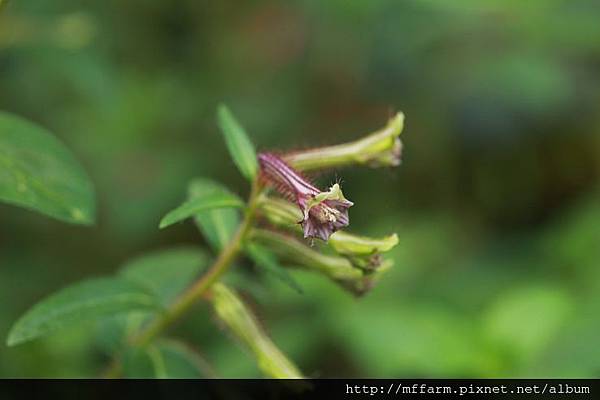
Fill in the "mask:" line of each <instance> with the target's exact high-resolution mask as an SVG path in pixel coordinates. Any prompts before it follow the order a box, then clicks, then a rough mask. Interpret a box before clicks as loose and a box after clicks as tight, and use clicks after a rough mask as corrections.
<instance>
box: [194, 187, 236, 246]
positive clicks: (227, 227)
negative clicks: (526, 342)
mask: <svg viewBox="0 0 600 400" xmlns="http://www.w3.org/2000/svg"><path fill="white" fill-rule="evenodd" d="M214 192H227V189H226V188H224V187H223V186H221V185H220V184H219V183H217V182H214V181H211V180H209V179H205V178H197V179H194V180H193V181H192V182H191V183H190V185H189V188H188V198H189V199H190V200H192V199H196V198H200V197H203V196H207V195H210V194H211V193H214ZM194 221H195V222H196V225H197V226H198V228H199V229H200V231H201V232H202V234H203V235H204V236H205V237H206V240H207V241H208V243H209V244H210V245H211V247H212V248H213V249H214V250H215V251H217V252H218V251H220V250H221V249H222V248H223V247H225V245H226V244H227V243H229V241H230V240H231V238H232V237H233V235H234V233H235V231H236V229H237V227H238V225H239V224H240V214H239V212H238V210H234V209H231V208H216V209H211V210H205V211H200V212H198V213H196V214H195V215H194Z"/></svg>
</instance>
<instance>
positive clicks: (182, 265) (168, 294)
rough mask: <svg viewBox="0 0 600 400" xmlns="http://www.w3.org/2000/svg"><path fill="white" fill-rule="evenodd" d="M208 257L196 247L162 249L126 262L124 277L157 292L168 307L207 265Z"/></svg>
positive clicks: (123, 271)
mask: <svg viewBox="0 0 600 400" xmlns="http://www.w3.org/2000/svg"><path fill="white" fill-rule="evenodd" d="M207 262H208V256H207V255H206V254H205V253H204V252H203V251H202V250H200V249H198V248H195V247H181V248H175V249H168V250H160V251H155V252H152V253H148V254H146V255H143V256H140V257H138V258H136V259H133V260H131V261H129V262H128V263H126V264H125V265H124V266H123V268H122V270H121V276H122V277H124V278H125V279H128V280H130V281H132V282H135V283H137V284H139V285H140V286H142V287H144V288H146V289H147V290H148V291H149V292H151V293H153V294H154V295H155V296H156V297H157V298H158V299H159V300H160V302H161V304H162V305H163V306H168V305H169V304H171V303H172V302H173V300H175V298H176V297H177V296H178V295H179V294H180V293H181V292H182V291H183V290H184V289H185V288H186V287H187V286H189V285H190V284H191V283H192V281H193V280H194V278H195V277H196V276H197V275H198V274H199V272H200V271H201V270H202V269H203V268H204V267H205V266H206V264H207Z"/></svg>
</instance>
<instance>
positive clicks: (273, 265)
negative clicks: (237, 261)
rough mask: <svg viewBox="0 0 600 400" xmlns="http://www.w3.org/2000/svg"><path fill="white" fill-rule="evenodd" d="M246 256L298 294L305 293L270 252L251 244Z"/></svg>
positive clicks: (248, 246) (247, 247)
mask: <svg viewBox="0 0 600 400" xmlns="http://www.w3.org/2000/svg"><path fill="white" fill-rule="evenodd" d="M246 254H248V256H249V257H250V258H251V259H252V261H254V263H255V264H256V265H258V266H259V267H261V268H263V269H264V270H265V271H267V272H268V273H270V274H272V275H273V276H274V277H276V278H277V279H279V280H280V281H281V282H283V283H285V284H286V285H288V286H289V287H290V288H292V289H293V290H295V291H296V292H298V293H300V294H302V293H303V290H302V287H301V286H300V284H298V282H296V280H295V279H294V277H293V276H292V274H290V272H289V271H288V270H287V269H285V268H284V267H282V266H281V265H280V264H279V261H278V260H277V257H276V256H275V255H274V254H273V253H271V252H270V251H269V250H267V249H266V248H264V247H262V246H260V245H258V244H256V243H250V244H248V245H247V246H246Z"/></svg>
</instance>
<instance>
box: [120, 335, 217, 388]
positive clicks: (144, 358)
mask: <svg viewBox="0 0 600 400" xmlns="http://www.w3.org/2000/svg"><path fill="white" fill-rule="evenodd" d="M123 372H124V375H125V377H127V378H163V379H166V378H202V377H210V376H212V375H213V373H212V371H211V368H210V367H208V365H207V363H206V361H205V360H204V359H202V357H200V355H198V354H197V353H195V352H194V351H193V350H192V349H191V348H190V347H189V346H186V345H185V344H183V343H180V342H177V341H174V340H160V341H158V342H157V343H155V344H152V345H150V346H147V347H145V348H129V349H127V351H126V352H125V356H124V357H123Z"/></svg>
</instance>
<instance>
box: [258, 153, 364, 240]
mask: <svg viewBox="0 0 600 400" xmlns="http://www.w3.org/2000/svg"><path fill="white" fill-rule="evenodd" d="M258 161H259V163H260V168H261V177H262V178H263V180H264V181H265V182H266V183H267V184H269V185H271V186H273V187H274V188H275V189H276V190H277V191H278V192H279V193H280V194H281V195H283V196H284V197H286V198H287V199H288V200H291V201H294V202H295V203H296V204H297V205H298V207H299V208H300V211H301V212H302V220H300V221H299V223H300V224H302V229H303V231H304V237H305V238H308V237H315V238H319V239H322V240H324V241H327V240H328V239H329V236H331V234H333V233H334V232H336V231H337V230H339V229H341V228H343V227H346V226H348V224H349V223H350V219H349V218H348V208H350V207H351V206H352V205H353V204H354V203H352V202H351V201H349V200H347V199H346V198H345V197H344V195H343V193H342V190H341V189H340V185H338V184H337V183H336V184H334V185H333V186H332V187H331V188H330V189H329V191H327V192H322V191H321V190H319V189H318V188H317V187H315V186H313V185H312V184H311V183H310V182H308V181H307V180H306V179H305V178H304V177H303V176H302V175H300V174H299V173H298V172H297V171H295V170H294V169H293V168H291V167H290V166H289V165H288V164H287V163H286V162H285V161H283V160H282V159H281V158H279V157H278V156H276V155H275V154H272V153H261V154H259V155H258Z"/></svg>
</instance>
